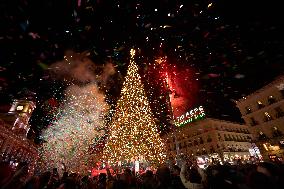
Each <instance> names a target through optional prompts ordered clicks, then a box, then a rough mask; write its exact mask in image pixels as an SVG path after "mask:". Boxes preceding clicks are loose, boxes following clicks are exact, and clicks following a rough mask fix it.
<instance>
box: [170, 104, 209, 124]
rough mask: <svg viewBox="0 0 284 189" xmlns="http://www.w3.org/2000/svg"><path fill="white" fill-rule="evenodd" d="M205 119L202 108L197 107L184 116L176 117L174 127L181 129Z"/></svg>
mask: <svg viewBox="0 0 284 189" xmlns="http://www.w3.org/2000/svg"><path fill="white" fill-rule="evenodd" d="M204 117H205V112H204V109H203V107H202V106H199V107H198V108H194V109H192V110H190V111H188V112H186V113H185V114H183V115H181V116H179V117H177V118H176V119H175V125H176V126H177V127H181V126H183V125H185V124H187V123H190V122H193V121H195V120H198V119H203V118H204Z"/></svg>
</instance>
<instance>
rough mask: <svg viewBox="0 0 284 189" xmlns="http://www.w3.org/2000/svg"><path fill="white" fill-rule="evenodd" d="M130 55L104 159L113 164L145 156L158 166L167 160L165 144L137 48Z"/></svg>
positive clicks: (140, 158) (133, 160)
mask: <svg viewBox="0 0 284 189" xmlns="http://www.w3.org/2000/svg"><path fill="white" fill-rule="evenodd" d="M130 55H131V59H130V64H129V66H128V70H127V75H126V77H125V81H124V83H123V87H122V90H121V95H120V98H119V100H118V102H117V107H116V111H115V114H114V117H113V119H112V123H111V125H110V134H109V139H108V141H107V143H106V145H105V147H104V152H103V154H104V159H106V160H107V161H108V162H109V163H110V164H120V162H124V161H128V162H129V161H131V162H133V163H134V162H135V161H137V160H139V161H141V160H142V161H145V162H147V163H149V164H150V165H152V166H157V165H158V164H160V163H163V162H164V161H165V158H166V154H165V152H164V149H165V145H164V143H163V142H162V139H161V138H160V134H159V132H158V129H157V125H156V123H155V121H154V117H153V114H152V112H151V108H150V105H149V101H148V99H147V97H146V93H145V90H144V86H143V84H142V82H141V77H140V75H139V73H138V66H137V65H136V63H135V61H134V56H135V50H134V49H131V51H130Z"/></svg>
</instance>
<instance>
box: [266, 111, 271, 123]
mask: <svg viewBox="0 0 284 189" xmlns="http://www.w3.org/2000/svg"><path fill="white" fill-rule="evenodd" d="M264 115H265V118H264V121H270V120H272V117H271V116H270V115H269V113H268V112H264Z"/></svg>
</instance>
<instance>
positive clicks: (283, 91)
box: [279, 89, 284, 98]
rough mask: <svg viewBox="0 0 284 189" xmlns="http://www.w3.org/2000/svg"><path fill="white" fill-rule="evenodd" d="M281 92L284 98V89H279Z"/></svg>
mask: <svg viewBox="0 0 284 189" xmlns="http://www.w3.org/2000/svg"><path fill="white" fill-rule="evenodd" d="M279 91H280V93H281V94H282V98H284V89H281V90H279Z"/></svg>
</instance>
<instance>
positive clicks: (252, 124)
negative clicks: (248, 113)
mask: <svg viewBox="0 0 284 189" xmlns="http://www.w3.org/2000/svg"><path fill="white" fill-rule="evenodd" d="M257 124H258V122H257V121H256V120H255V119H254V118H253V117H251V118H250V125H251V126H255V125H257Z"/></svg>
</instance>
